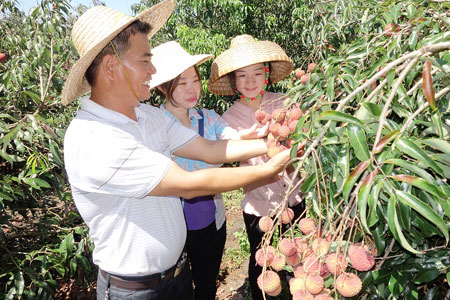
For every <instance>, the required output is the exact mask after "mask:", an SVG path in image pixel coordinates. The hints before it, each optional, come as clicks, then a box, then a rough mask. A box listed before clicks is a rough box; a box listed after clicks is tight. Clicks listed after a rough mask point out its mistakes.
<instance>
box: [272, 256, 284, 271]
mask: <svg viewBox="0 0 450 300" xmlns="http://www.w3.org/2000/svg"><path fill="white" fill-rule="evenodd" d="M270 266H271V267H272V269H274V270H275V271H281V270H283V269H284V267H285V266H286V257H285V256H284V255H283V254H281V253H277V254H275V256H274V258H273V260H272V263H271V264H270Z"/></svg>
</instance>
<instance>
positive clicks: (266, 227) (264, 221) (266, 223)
mask: <svg viewBox="0 0 450 300" xmlns="http://www.w3.org/2000/svg"><path fill="white" fill-rule="evenodd" d="M258 226H259V229H261V231H262V232H269V231H270V229H272V226H273V221H272V219H271V218H270V217H269V216H263V217H261V219H259V222H258Z"/></svg>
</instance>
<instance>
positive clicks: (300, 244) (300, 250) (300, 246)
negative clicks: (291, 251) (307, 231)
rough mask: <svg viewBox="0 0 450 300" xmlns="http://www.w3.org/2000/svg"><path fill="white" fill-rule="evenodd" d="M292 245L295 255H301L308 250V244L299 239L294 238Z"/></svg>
mask: <svg viewBox="0 0 450 300" xmlns="http://www.w3.org/2000/svg"><path fill="white" fill-rule="evenodd" d="M294 243H295V246H296V247H297V253H299V254H303V252H304V251H305V250H306V249H307V248H308V243H306V242H305V241H304V240H303V239H302V238H301V237H295V238H294Z"/></svg>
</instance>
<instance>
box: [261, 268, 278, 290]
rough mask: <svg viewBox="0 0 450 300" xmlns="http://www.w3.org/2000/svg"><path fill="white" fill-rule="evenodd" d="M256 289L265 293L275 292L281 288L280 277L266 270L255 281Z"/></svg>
mask: <svg viewBox="0 0 450 300" xmlns="http://www.w3.org/2000/svg"><path fill="white" fill-rule="evenodd" d="M257 283H258V287H259V288H260V289H261V290H262V291H263V292H265V293H272V292H275V291H276V290H277V289H279V287H280V286H281V281H280V276H278V274H277V273H276V272H274V271H270V270H267V271H265V272H263V273H261V274H260V275H259V276H258V279H257Z"/></svg>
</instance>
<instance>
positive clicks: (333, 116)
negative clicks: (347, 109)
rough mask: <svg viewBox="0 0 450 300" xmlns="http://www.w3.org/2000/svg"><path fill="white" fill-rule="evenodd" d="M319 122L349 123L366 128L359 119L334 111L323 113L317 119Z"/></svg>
mask: <svg viewBox="0 0 450 300" xmlns="http://www.w3.org/2000/svg"><path fill="white" fill-rule="evenodd" d="M317 120H318V121H321V120H330V121H335V122H347V123H350V124H355V125H358V126H359V127H364V124H363V123H362V122H361V121H360V120H358V119H357V118H355V117H353V116H351V115H349V114H346V113H342V112H340V111H334V110H329V111H324V112H322V113H321V114H320V115H319V117H318V118H317Z"/></svg>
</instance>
